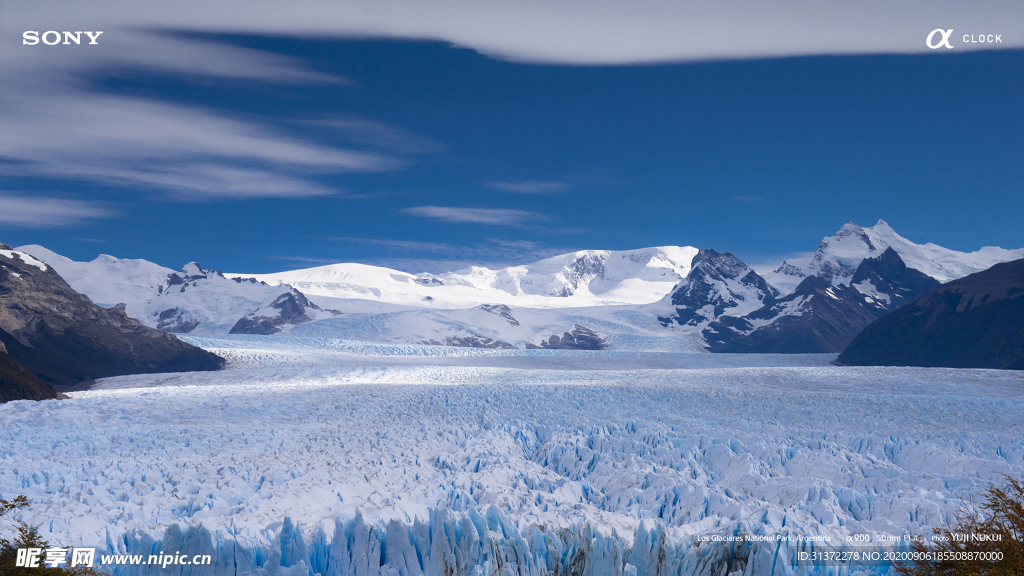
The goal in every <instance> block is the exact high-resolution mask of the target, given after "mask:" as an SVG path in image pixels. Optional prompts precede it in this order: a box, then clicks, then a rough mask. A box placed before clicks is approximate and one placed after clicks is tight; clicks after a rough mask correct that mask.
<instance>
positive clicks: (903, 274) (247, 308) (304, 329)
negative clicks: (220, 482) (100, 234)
mask: <svg viewBox="0 0 1024 576" xmlns="http://www.w3.org/2000/svg"><path fill="white" fill-rule="evenodd" d="M24 249H25V251H26V252H28V253H33V254H35V255H36V257H37V258H39V259H40V260H41V261H44V262H46V263H47V264H49V265H51V266H53V267H54V268H55V269H56V270H57V271H58V272H59V273H61V274H62V275H66V276H67V277H68V282H69V284H71V286H72V287H73V288H75V289H76V290H78V291H80V292H83V293H85V294H87V295H88V296H89V297H90V298H92V299H93V300H94V301H96V302H101V303H103V304H104V305H106V306H110V305H114V304H119V303H124V304H125V306H124V307H123V309H124V311H125V312H126V313H127V314H128V315H129V316H131V317H134V318H137V319H139V320H140V321H142V322H143V323H144V324H146V325H148V326H151V327H155V328H159V329H161V330H165V331H171V332H178V333H189V334H193V335H212V334H227V333H250V334H273V333H277V332H279V331H293V332H295V333H297V334H302V335H305V336H313V337H332V338H342V339H352V340H364V341H374V342H388V343H403V344H418V343H429V344H433V343H437V344H444V345H459V346H467V345H469V346H477V345H479V346H483V347H494V346H499V347H500V346H504V345H509V346H515V347H517V348H524V347H527V346H540V347H544V346H545V345H547V346H548V347H550V346H553V345H554V344H553V342H552V340H551V338H552V337H557V341H558V342H560V343H561V342H562V341H563V340H565V337H566V334H569V341H571V342H573V343H574V344H573V345H588V346H590V345H592V346H594V347H595V348H599V345H598V344H601V345H604V344H605V343H606V344H607V346H609V347H612V348H617V347H637V348H643V349H650V350H654V349H657V350H676V349H680V348H687V349H692V348H693V347H694V346H697V347H703V345H704V341H703V340H702V338H706V339H707V343H708V344H709V345H710V346H711V349H712V350H716V349H721V348H722V347H723V346H724V345H725V343H726V341H732V340H736V339H737V338H746V337H748V336H749V337H751V338H754V336H752V334H753V333H754V332H755V331H761V332H760V333H762V334H767V333H769V332H770V330H769V329H768V328H766V327H767V326H769V325H771V324H774V323H775V322H782V323H783V324H780V326H781V325H789V324H791V323H792V321H791V320H792V318H791V317H796V316H800V315H803V314H805V311H806V310H808V309H809V308H808V307H807V306H805V305H804V303H805V301H806V300H807V298H801V297H799V296H800V295H799V294H798V295H797V296H796V297H794V298H789V299H780V296H782V295H784V294H786V293H789V294H792V293H793V292H794V289H795V288H796V287H797V286H798V285H799V284H800V283H801V282H802V281H804V280H806V279H807V278H811V277H814V278H820V279H822V280H823V281H824V282H825V283H826V285H827V286H833V287H836V289H835V290H832V292H831V293H830V292H829V291H827V290H825V291H824V292H821V291H815V292H814V294H817V295H818V297H819V298H831V299H833V300H834V299H835V298H837V294H840V293H841V294H845V295H847V296H849V297H850V298H849V299H850V302H856V306H857V307H860V308H861V309H862V310H860V311H858V312H856V313H854V312H849V314H848V315H845V316H844V314H837V315H831V316H830V318H831V319H827V320H826V322H825V323H826V324H830V323H836V324H835V326H834V328H835V329H837V330H839V331H840V332H841V333H842V334H844V335H843V336H841V337H840V338H839V340H836V341H837V342H838V341H840V340H842V341H848V338H847V336H848V335H845V334H846V332H845V331H846V330H851V329H854V328H856V330H859V329H860V328H861V327H863V326H862V324H863V322H862V321H863V319H864V318H868V317H877V315H878V314H880V313H884V312H886V311H889V310H892V309H894V308H896V307H898V306H899V305H902V304H905V303H907V302H908V301H909V300H910V299H912V297H913V296H914V295H915V294H919V293H923V291H926V290H927V289H928V288H929V287H930V286H932V285H933V284H934V282H935V281H938V280H947V279H950V278H955V277H959V276H960V275H963V274H967V273H969V272H970V271H972V270H975V269H981V268H985V267H987V266H988V265H989V264H990V263H994V262H997V261H1000V260H1009V259H1013V258H1014V257H1020V256H1024V249H1018V250H1003V249H1001V248H983V249H981V250H978V251H977V252H972V253H961V252H956V251H953V250H947V249H945V248H942V247H939V246H935V245H934V244H925V245H923V246H922V245H917V244H914V243H912V242H910V241H908V240H906V239H905V238H902V237H901V236H899V235H897V234H896V233H895V232H893V231H892V229H891V228H889V226H888V225H887V224H885V223H884V222H881V221H880V222H879V223H878V224H877V225H875V226H873V227H871V228H861V227H859V226H856V225H854V224H847V225H846V226H843V228H842V229H841V230H840V231H839V232H838V233H837V234H836V235H835V236H832V237H830V238H825V239H824V240H823V241H822V242H821V244H820V246H819V249H818V252H817V253H815V254H814V255H813V256H811V257H808V258H803V259H795V260H789V261H787V262H785V263H784V264H783V265H782V266H781V267H780V268H779V269H778V270H776V271H775V272H773V273H771V274H769V275H767V276H766V277H762V276H760V275H758V274H757V273H756V272H755V271H753V270H752V269H751V268H750V267H749V266H747V265H746V264H744V263H743V262H742V261H740V260H739V259H738V258H736V257H735V256H733V255H731V254H730V253H728V252H725V253H719V252H716V251H714V250H698V249H696V248H692V247H676V246H663V247H656V248H644V249H638V250H628V251H607V250H585V251H579V252H573V253H569V254H563V255H560V256H555V257H552V258H548V259H545V260H541V261H538V262H533V263H530V264H523V265H519V266H510V267H507V268H502V269H497V270H492V269H489V268H485V267H470V268H466V269H463V270H459V271H455V272H448V273H442V274H427V273H421V274H410V273H407V272H402V271H399V270H393V269H389V268H383V267H376V266H369V265H365V264H352V263H340V264H333V265H329V266H320V267H317V268H309V269H302V270H293V271H287V272H279V273H275V274H237V273H233V274H221V273H220V272H218V271H215V270H206V269H204V268H202V267H201V266H199V265H198V264H195V263H190V264H189V265H187V266H185V267H184V268H183V269H182V271H181V272H173V271H171V270H169V269H167V268H163V267H161V266H158V265H156V264H153V263H150V262H146V261H144V260H124V259H117V258H113V257H110V256H101V257H99V258H97V259H96V260H94V261H93V262H73V261H71V260H69V259H67V258H64V257H62V256H60V255H57V254H54V253H53V252H51V251H49V250H46V249H45V248H42V247H39V246H27V247H24ZM865 262H868V263H869V264H867V265H866V267H864V268H863V270H861V271H860V272H858V267H860V266H861V265H862V264H864V263H865ZM932 279H934V280H932ZM812 284H813V283H812ZM851 284H852V286H851ZM808 286H810V285H808ZM840 286H842V287H843V289H840ZM778 288H781V290H778ZM823 290H824V289H823ZM836 290H838V292H837V291H836ZM808 294H810V292H808ZM808 294H805V296H807V295H808ZM774 304H778V305H777V306H775V305H774ZM852 305H853V304H851V306H852ZM816 308H817V309H820V310H825V309H827V308H828V307H827V306H825V307H823V306H817V307H816ZM338 311H341V312H344V314H345V315H344V316H338V314H340V312H338ZM847 316H848V318H847ZM843 318H847V320H849V322H847V324H849V325H848V326H839V324H842V323H843V322H846V320H843ZM792 325H793V326H799V325H800V324H799V323H796V324H792ZM794 329H796V328H794ZM591 333H593V335H594V336H593V337H590V336H589V334H591ZM577 335H582V336H577ZM758 338H760V336H758ZM698 341H699V342H698ZM580 342H582V343H584V344H579V343H580ZM836 346H837V345H828V346H827V349H828V350H832V349H833V348H835V347H836ZM821 351H824V350H821Z"/></svg>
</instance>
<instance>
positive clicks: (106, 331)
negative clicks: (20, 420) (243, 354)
mask: <svg viewBox="0 0 1024 576" xmlns="http://www.w3.org/2000/svg"><path fill="white" fill-rule="evenodd" d="M0 342H2V344H3V349H4V350H3V356H4V357H3V358H2V361H3V362H2V363H3V369H2V381H3V386H0V388H2V390H0V396H4V397H5V398H6V397H8V396H9V395H8V392H11V393H12V394H10V396H11V397H23V398H34V397H36V396H38V393H43V394H44V395H45V396H46V397H53V396H55V395H56V393H55V392H54V391H53V388H52V387H53V386H57V387H61V386H74V385H77V384H79V383H81V382H83V381H90V380H92V379H95V378H102V377H107V376H118V375H123V374H139V373H150V372H184V371H193V370H217V369H219V368H221V367H223V366H224V359H223V358H220V357H219V356H216V355H214V354H212V353H210V352H207V351H206V350H203V349H202V348H198V347H195V346H192V345H190V344H187V343H185V342H182V341H181V340H179V339H178V338H176V337H175V336H174V335H171V334H168V333H166V332H162V331H160V330H155V329H153V328H150V327H147V326H144V325H143V324H142V323H141V322H139V321H138V320H136V319H134V318H130V317H129V316H128V315H127V314H125V312H124V310H123V309H122V308H118V307H114V308H103V307H101V306H97V305H96V304H95V303H93V302H92V301H91V300H90V299H89V298H88V297H87V296H86V295H83V294H81V293H79V292H78V291H76V290H74V289H72V288H71V286H69V285H68V284H67V282H65V281H64V279H63V278H62V277H61V276H60V275H59V274H58V273H57V272H56V271H55V270H54V269H53V268H52V267H51V266H48V265H47V264H46V263H45V262H42V261H40V260H38V259H36V258H34V257H33V256H32V255H30V254H27V253H25V252H21V251H17V250H12V249H11V248H10V247H9V246H7V245H6V244H0ZM12 361H13V362H14V363H16V364H17V366H21V367H23V368H24V369H25V370H27V371H28V372H30V373H31V374H32V375H33V376H32V377H31V378H28V377H25V375H24V374H23V373H22V372H20V371H19V369H18V367H17V366H15V365H14V364H13V363H12ZM41 383H42V384H41ZM18 391H20V392H18ZM14 392H18V393H17V394H14ZM51 393H52V395H51Z"/></svg>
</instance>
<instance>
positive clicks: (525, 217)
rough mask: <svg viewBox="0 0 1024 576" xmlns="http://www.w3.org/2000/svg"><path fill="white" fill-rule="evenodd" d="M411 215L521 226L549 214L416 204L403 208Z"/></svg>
mask: <svg viewBox="0 0 1024 576" xmlns="http://www.w3.org/2000/svg"><path fill="white" fill-rule="evenodd" d="M402 212H405V213H406V214H409V215H410V216H417V217H420V218H433V219H435V220H442V221H444V222H458V223H471V224H491V225H496V226H521V225H523V224H524V223H526V222H537V221H543V220H547V216H545V215H543V214H538V213H536V212H527V211H526V210H511V209H506V208H456V207H449V206H414V207H412V208H406V209H404V210H402Z"/></svg>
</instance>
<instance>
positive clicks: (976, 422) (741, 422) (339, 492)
mask: <svg viewBox="0 0 1024 576" xmlns="http://www.w3.org/2000/svg"><path fill="white" fill-rule="evenodd" d="M189 340H190V341H191V342H193V343H195V344H197V345H201V346H203V347H206V348H208V349H211V350H213V351H215V352H217V353H219V354H222V355H224V356H225V357H227V358H228V360H229V364H228V368H227V369H225V370H224V371H221V372H207V373H187V374H153V375H142V376H123V377H117V378H109V379H104V380H101V381H99V382H98V383H97V386H96V388H95V389H93V390H90V391H87V392H78V393H74V394H73V398H72V399H70V400H64V401H46V402H38V403H35V402H11V403H7V404H4V405H0V423H2V424H3V426H2V432H0V434H2V436H0V437H2V438H3V441H2V444H0V495H2V496H3V497H4V498H9V497H11V496H14V495H17V494H25V495H26V496H28V498H29V500H30V502H31V503H32V505H31V507H29V508H26V509H22V510H20V511H18V512H16V513H14V514H12V516H13V517H14V518H15V519H21V520H25V521H27V522H30V523H33V524H41V532H42V533H43V535H44V536H45V537H46V538H48V539H49V540H50V541H51V542H52V543H60V544H62V545H66V546H96V547H97V548H98V550H97V553H98V554H99V553H108V552H120V553H133V554H144V555H148V554H159V553H160V552H161V551H163V552H168V553H174V552H185V553H188V554H190V555H191V554H211V555H212V556H213V564H212V565H211V566H206V567H202V568H201V569H200V568H199V567H190V566H173V567H170V568H168V569H166V570H165V569H161V568H158V567H154V566H128V565H123V566H117V567H108V568H106V569H107V570H112V571H113V572H114V573H116V574H122V575H128V574H146V575H157V574H160V575H169V574H196V575H198V574H203V575H207V574H209V575H236V574H238V575H245V574H267V575H271V574H294V575H296V576H309V575H311V574H317V573H319V574H323V575H325V576H326V575H341V574H358V575H360V576H363V575H374V576H376V575H382V576H383V575H392V574H399V575H403V576H405V575H410V576H411V575H419V574H429V575H431V576H432V575H435V574H437V575H440V574H444V575H452V574H467V575H469V574H480V575H488V574H503V575H504V574H548V573H556V574H563V573H570V574H579V575H582V574H594V575H597V574H608V575H630V576H632V575H638V576H639V575H651V576H654V575H656V574H657V575H665V574H723V575H724V574H727V573H732V572H738V573H742V574H749V575H754V574H764V575H768V574H771V575H780V574H805V573H848V574H857V573H862V574H885V573H887V571H888V568H887V567H886V566H884V565H876V566H866V567H860V568H856V569H849V570H846V569H843V570H840V569H837V568H834V567H833V568H831V569H828V568H822V567H814V566H801V565H798V563H797V561H796V553H797V552H798V551H800V550H804V551H807V550H822V549H829V548H831V547H840V546H843V545H846V544H848V542H847V538H848V537H849V536H851V535H854V534H857V535H864V534H868V535H871V536H872V537H873V538H876V539H877V538H879V537H881V536H885V535H894V536H902V535H904V534H925V533H930V528H931V527H935V526H941V525H943V524H944V523H946V522H949V521H951V520H952V513H953V512H955V511H956V510H957V509H958V507H959V505H960V502H959V500H958V496H959V495H961V494H964V493H967V492H970V491H978V490H980V489H982V488H984V487H986V486H988V485H989V484H990V483H992V482H998V481H999V480H1000V478H1001V475H1002V474H1010V475H1013V476H1016V477H1022V476H1024V421H1022V420H1021V418H1020V414H1022V413H1024V395H1022V391H1024V378H1022V375H1021V374H1020V373H1014V372H1002V371H993V370H952V369H924V368H850V367H835V366H831V365H830V364H829V362H830V360H832V358H833V357H832V356H830V355H803V356H784V355H711V354H706V353H699V352H670V351H669V352H665V351H662V352H626V351H618V352H617V351H613V350H606V351H600V352H597V351H594V352H583V351H562V350H531V351H522V350H495V351H490V350H478V349H466V348H452V347H436V346H435V347H431V346H404V345H389V344H365V343H359V342H351V341H341V340H333V339H329V338H315V337H308V338H288V337H256V336H248V337H225V338H216V339H214V338H192V339H189ZM5 520H7V518H5ZM9 534H10V523H9V522H6V523H4V524H3V530H2V531H0V535H2V536H4V537H9ZM737 534H743V535H753V536H761V537H769V538H762V541H757V542H750V541H747V542H738V543H737V542H721V541H703V542H702V541H701V540H702V539H706V538H707V537H709V536H712V537H713V536H728V535H737ZM776 535H778V536H788V537H790V538H791V540H790V541H789V543H787V542H786V541H785V540H778V541H776V540H774V539H772V538H774V537H775V536H776ZM799 537H814V538H815V539H814V540H798V538H799Z"/></svg>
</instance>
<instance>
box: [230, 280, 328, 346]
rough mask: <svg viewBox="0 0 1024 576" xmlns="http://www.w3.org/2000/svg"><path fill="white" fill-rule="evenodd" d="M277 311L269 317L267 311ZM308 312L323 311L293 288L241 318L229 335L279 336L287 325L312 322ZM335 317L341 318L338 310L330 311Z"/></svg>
mask: <svg viewBox="0 0 1024 576" xmlns="http://www.w3.org/2000/svg"><path fill="white" fill-rule="evenodd" d="M268 309H269V310H276V312H275V313H273V314H270V315H268V314H267V311H268ZM307 310H323V309H322V308H320V307H319V306H317V305H316V304H313V303H312V302H310V301H309V300H308V299H307V298H306V296H305V295H304V294H303V293H302V292H299V291H298V290H296V289H294V288H292V289H291V290H289V291H288V292H286V293H284V294H281V295H280V296H278V297H277V298H276V299H275V300H274V301H273V302H271V303H270V305H269V306H267V307H266V308H260V309H258V310H256V311H255V312H250V313H249V314H247V315H246V316H244V317H242V318H239V320H238V322H236V323H235V325H234V326H232V327H231V331H230V332H229V334H260V335H264V336H266V335H269V334H277V333H278V332H280V331H281V330H282V329H283V327H284V326H285V325H292V326H298V325H300V324H306V323H307V322H312V321H313V319H312V318H310V317H309V315H307V314H306V311H307ZM328 312H330V313H331V314H332V315H334V316H340V315H341V312H338V311H337V310H328Z"/></svg>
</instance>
